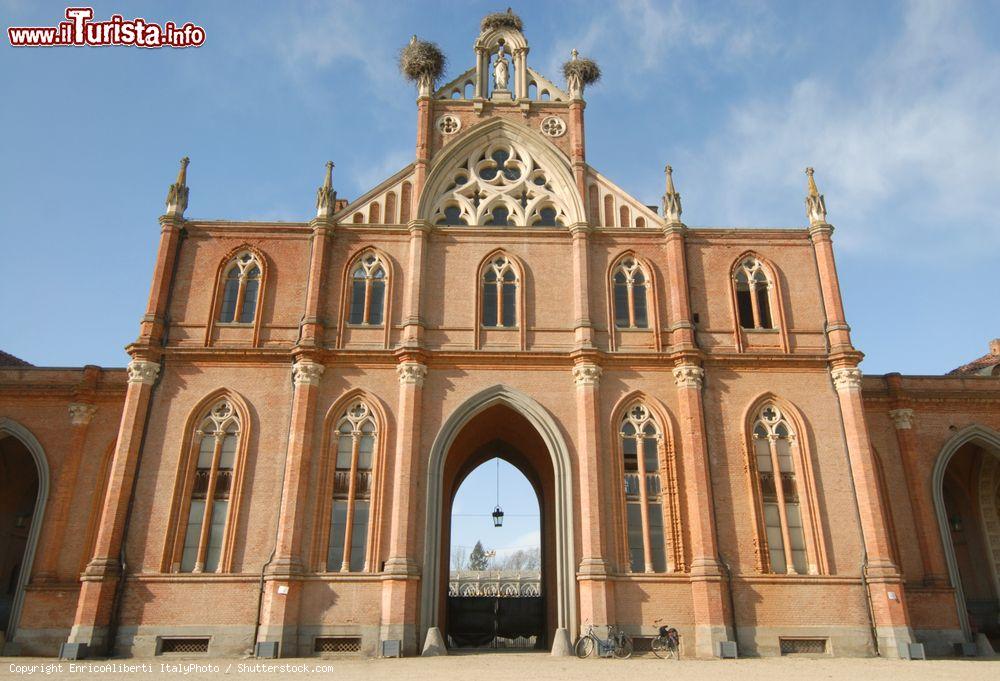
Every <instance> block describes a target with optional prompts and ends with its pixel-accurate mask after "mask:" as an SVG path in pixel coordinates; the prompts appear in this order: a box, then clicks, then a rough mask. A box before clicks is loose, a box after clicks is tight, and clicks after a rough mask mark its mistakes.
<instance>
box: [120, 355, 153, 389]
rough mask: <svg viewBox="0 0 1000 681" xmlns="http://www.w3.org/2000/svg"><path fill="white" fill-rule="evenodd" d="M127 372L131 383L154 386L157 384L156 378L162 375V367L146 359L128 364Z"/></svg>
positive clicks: (135, 360) (134, 360)
mask: <svg viewBox="0 0 1000 681" xmlns="http://www.w3.org/2000/svg"><path fill="white" fill-rule="evenodd" d="M125 371H126V372H127V373H128V382H129V383H142V384H144V385H153V383H155V382H156V377H157V376H158V375H159V374H160V365H159V364H157V363H156V362H150V361H149V360H146V359H133V360H132V361H131V362H129V363H128V367H126V369H125Z"/></svg>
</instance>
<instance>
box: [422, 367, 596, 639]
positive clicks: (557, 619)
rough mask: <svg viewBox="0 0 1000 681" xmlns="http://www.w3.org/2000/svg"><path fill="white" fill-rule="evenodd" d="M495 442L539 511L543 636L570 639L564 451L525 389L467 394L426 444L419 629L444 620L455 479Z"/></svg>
mask: <svg viewBox="0 0 1000 681" xmlns="http://www.w3.org/2000/svg"><path fill="white" fill-rule="evenodd" d="M497 442H501V443H503V446H504V451H505V452H508V454H507V455H506V456H504V458H505V459H507V460H508V461H510V462H511V463H512V464H513V465H515V466H517V467H518V468H519V469H520V470H521V471H522V472H524V473H525V475H526V477H528V479H529V480H530V481H532V484H533V485H535V484H536V481H537V485H538V486H537V487H536V490H540V492H539V501H540V509H541V514H542V534H543V536H544V537H545V541H544V542H543V547H542V556H543V558H542V561H543V574H544V575H545V577H544V579H545V584H543V592H544V593H545V598H546V610H547V617H546V629H547V639H548V641H549V642H550V643H551V641H552V640H553V639H554V637H555V636H557V635H558V632H559V630H565V633H566V635H567V636H568V637H569V638H570V639H572V636H573V635H574V634H575V622H576V584H575V569H574V563H573V556H574V551H573V520H572V479H571V477H572V476H571V470H572V468H571V464H570V458H569V451H568V449H567V447H566V443H565V440H564V439H563V437H562V434H561V433H560V431H559V428H558V426H557V425H556V423H555V421H554V419H553V418H552V417H551V415H550V414H549V413H548V412H547V411H546V410H545V409H544V408H543V407H542V406H541V405H539V404H538V403H537V402H536V401H534V400H533V399H531V398H530V397H528V396H527V395H525V394H523V393H521V392H519V391H516V390H514V389H512V388H509V387H507V386H502V385H498V386H494V387H492V388H488V389H486V390H484V391H482V392H480V393H478V394H476V395H474V396H472V397H470V398H469V399H468V400H466V402H465V403H464V404H463V405H462V406H461V407H459V408H458V409H456V410H455V412H454V413H453V414H452V415H451V416H450V417H449V418H448V419H447V420H446V421H445V424H444V425H443V426H442V428H441V431H440V432H439V433H438V435H437V437H436V438H435V440H434V444H433V446H432V448H431V455H430V461H429V464H428V479H427V505H426V509H427V516H426V518H427V527H426V537H425V542H424V563H423V570H424V574H423V580H422V591H421V612H420V623H421V627H420V635H421V638H423V637H425V636H426V635H427V631H428V629H430V628H431V627H441V626H442V625H443V623H444V618H445V615H444V605H445V602H446V600H445V599H446V595H447V577H448V571H447V565H448V558H449V556H448V540H447V537H448V531H447V530H448V523H449V520H448V518H449V517H450V507H451V501H452V498H453V495H454V491H455V490H456V489H457V487H458V484H460V482H461V480H462V479H463V478H464V477H465V474H467V473H468V471H471V470H472V469H473V468H475V467H476V465H478V464H480V463H482V462H483V461H486V460H487V459H490V458H493V457H495V456H496V455H497V450H496V448H495V446H496V444H497Z"/></svg>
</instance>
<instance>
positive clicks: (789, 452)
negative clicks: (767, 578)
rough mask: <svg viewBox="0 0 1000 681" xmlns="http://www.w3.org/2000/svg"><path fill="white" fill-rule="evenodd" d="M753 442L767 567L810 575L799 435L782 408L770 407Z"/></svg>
mask: <svg viewBox="0 0 1000 681" xmlns="http://www.w3.org/2000/svg"><path fill="white" fill-rule="evenodd" d="M752 439H753V451H754V463H755V464H756V465H755V468H756V477H757V492H758V494H759V497H760V504H761V510H762V512H763V513H762V514H763V523H764V528H763V529H764V533H763V539H764V543H765V544H766V546H765V549H766V556H767V561H766V564H765V567H769V568H770V570H769V571H770V572H777V573H789V574H792V573H799V574H806V573H807V572H809V571H810V568H809V556H808V552H807V550H806V532H805V522H804V521H803V504H802V503H801V501H800V500H801V499H802V497H803V495H802V494H801V493H800V485H801V482H800V478H799V476H798V473H799V471H798V470H797V469H796V460H797V459H798V458H799V457H798V456H797V452H796V451H795V450H796V448H797V447H798V443H797V441H796V433H795V431H794V430H793V429H792V427H791V424H790V423H789V420H788V419H787V418H786V417H785V415H784V414H782V413H781V411H780V410H779V409H778V407H777V406H775V405H773V404H768V405H766V406H765V407H763V408H762V409H761V410H760V411H759V412H758V414H757V417H756V419H755V421H754V424H753V430H752Z"/></svg>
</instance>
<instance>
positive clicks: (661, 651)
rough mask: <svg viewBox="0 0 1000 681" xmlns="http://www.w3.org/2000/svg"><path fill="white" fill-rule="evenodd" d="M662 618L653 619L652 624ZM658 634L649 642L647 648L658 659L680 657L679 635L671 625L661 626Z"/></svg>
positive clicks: (660, 620) (676, 658) (677, 658)
mask: <svg viewBox="0 0 1000 681" xmlns="http://www.w3.org/2000/svg"><path fill="white" fill-rule="evenodd" d="M662 621H663V619H662V618H660V619H658V620H654V621H653V624H659V623H660V622H662ZM659 632H660V634H659V636H657V637H656V638H654V639H653V640H652V641H650V642H649V648H650V650H652V651H653V654H654V655H656V656H657V657H658V658H660V659H665V658H672V659H674V660H679V659H681V646H680V643H681V635H680V633H678V631H677V630H676V629H674V628H673V627H667V626H661V627H660V629H659Z"/></svg>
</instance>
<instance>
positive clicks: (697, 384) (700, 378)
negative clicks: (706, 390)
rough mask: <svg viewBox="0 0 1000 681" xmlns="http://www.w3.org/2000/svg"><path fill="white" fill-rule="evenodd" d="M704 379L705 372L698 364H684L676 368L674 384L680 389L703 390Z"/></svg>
mask: <svg viewBox="0 0 1000 681" xmlns="http://www.w3.org/2000/svg"><path fill="white" fill-rule="evenodd" d="M704 379H705V370H704V369H702V368H701V367H700V366H698V365H697V364H682V365H681V366H678V367H674V383H675V384H676V385H677V387H678V388H695V389H697V390H701V387H702V384H703V382H704Z"/></svg>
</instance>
